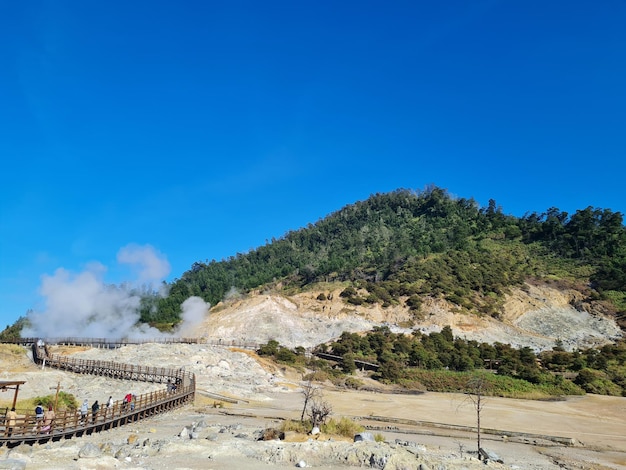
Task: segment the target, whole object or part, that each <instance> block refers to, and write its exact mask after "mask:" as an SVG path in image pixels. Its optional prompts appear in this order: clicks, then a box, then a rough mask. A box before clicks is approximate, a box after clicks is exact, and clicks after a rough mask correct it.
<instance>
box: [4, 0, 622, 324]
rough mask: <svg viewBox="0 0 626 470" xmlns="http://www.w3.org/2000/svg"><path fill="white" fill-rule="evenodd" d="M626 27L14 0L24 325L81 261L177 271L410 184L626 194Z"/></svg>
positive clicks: (11, 195)
mask: <svg viewBox="0 0 626 470" xmlns="http://www.w3.org/2000/svg"><path fill="white" fill-rule="evenodd" d="M625 24H626V2H624V1H621V0H612V1H611V0H607V1H601V2H590V1H575V0H574V1H567V2H565V1H553V2H545V1H541V2H540V1H523V2H522V1H480V2H475V1H458V2H455V1H450V2H419V1H411V2H369V1H359V2H327V1H317V2H298V1H285V2H275V1H267V2H256V1H255V2H252V1H251V2H246V1H232V2H211V1H186V2H171V1H159V0H151V1H132V2H121V1H107V2H84V1H78V0H76V1H70V0H65V1H63V0H54V1H53V0H49V1H44V0H41V1H34V0H33V1H29V0H25V1H20V2H2V5H1V6H0V61H1V66H2V69H1V70H2V73H0V156H1V158H2V169H1V170H0V328H3V327H4V326H5V325H6V324H10V323H12V322H13V321H15V320H16V319H17V318H18V317H19V316H20V315H23V314H25V312H26V310H27V309H31V308H32V309H35V310H36V311H39V312H44V313H45V312H46V309H48V308H50V303H51V302H50V298H49V297H48V296H49V295H50V294H49V289H51V288H53V286H54V285H55V284H54V283H53V282H50V281H51V280H58V279H59V277H57V275H58V273H60V272H62V273H63V275H64V276H65V278H69V279H74V280H77V279H78V278H79V277H80V276H81V273H84V272H85V271H86V270H87V271H89V270H91V271H94V266H96V268H95V271H97V272H98V273H99V276H100V278H99V279H100V281H101V282H106V283H121V282H131V283H136V282H144V281H145V279H146V276H144V275H143V274H142V273H144V274H145V272H146V271H145V270H146V267H147V266H148V267H149V266H152V267H153V268H156V269H155V270H154V274H155V278H158V277H160V278H161V279H165V280H167V281H171V280H173V279H175V278H177V277H180V276H181V275H182V273H183V272H184V271H185V270H187V269H188V268H189V267H190V266H191V264H192V263H193V262H195V261H205V260H211V259H217V260H220V259H222V258H226V257H228V256H231V255H235V254H236V253H238V252H247V251H248V250H249V249H252V248H255V247H257V246H259V245H262V244H264V243H265V242H266V240H271V239H272V237H275V238H278V237H280V236H282V235H283V234H285V233H286V232H287V231H289V230H295V229H298V228H300V227H303V226H306V225H307V224H308V223H314V222H316V221H317V220H319V219H321V218H323V217H325V216H326V215H328V214H329V213H331V212H333V211H335V210H338V209H340V208H341V207H343V206H344V205H346V204H351V203H354V202H356V201H358V200H363V199H366V198H367V197H368V196H369V195H371V194H373V193H377V192H388V191H392V190H394V189H397V188H410V189H423V188H424V187H425V186H427V185H429V184H434V185H436V186H439V187H442V188H446V189H447V190H448V191H449V192H450V193H451V194H453V195H456V196H459V197H466V198H470V197H473V198H474V199H476V200H477V201H478V203H479V204H481V205H487V204H488V201H489V199H491V198H493V199H495V200H496V202H497V203H498V204H499V205H500V206H501V207H502V209H503V211H504V212H505V213H509V214H514V215H518V216H522V215H523V214H524V213H526V212H533V211H536V212H543V211H545V210H546V209H548V208H549V207H558V208H559V209H561V210H565V211H568V212H570V213H573V212H575V211H576V210H577V209H584V208H585V207H588V206H593V207H600V208H608V209H611V210H613V211H619V212H622V213H625V212H626V196H625V195H624V174H625V170H626V164H625V163H624V162H625V161H626V86H625V84H626V28H625V27H624V25H625ZM129 247H130V248H129ZM133 249H135V252H134V253H135V255H136V254H137V253H139V255H137V256H134V257H133V256H125V255H128V253H129V250H131V251H132V250H133ZM146 250H148V252H149V253H148V255H146ZM141 253H143V254H144V255H146V256H144V257H143V258H142V257H141V255H140V254H141ZM151 263H152V264H151ZM60 268H62V270H61V271H59V269H60ZM61 277H63V276H61ZM148 277H150V276H148ZM157 281H158V280H157ZM78 284H79V283H76V285H78ZM51 286H52V287H51ZM68 315H70V316H71V313H68Z"/></svg>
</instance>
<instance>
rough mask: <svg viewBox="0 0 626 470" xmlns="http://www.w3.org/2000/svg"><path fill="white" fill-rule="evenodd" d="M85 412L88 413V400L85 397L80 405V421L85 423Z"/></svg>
mask: <svg viewBox="0 0 626 470" xmlns="http://www.w3.org/2000/svg"><path fill="white" fill-rule="evenodd" d="M87 413H89V401H87V399H85V401H83V404H82V405H81V407H80V422H81V424H85V422H86V421H87Z"/></svg>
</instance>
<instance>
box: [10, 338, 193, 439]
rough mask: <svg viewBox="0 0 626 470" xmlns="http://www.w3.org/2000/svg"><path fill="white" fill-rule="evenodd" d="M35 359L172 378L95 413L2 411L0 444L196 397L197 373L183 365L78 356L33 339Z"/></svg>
mask: <svg viewBox="0 0 626 470" xmlns="http://www.w3.org/2000/svg"><path fill="white" fill-rule="evenodd" d="M32 345H33V359H34V360H35V362H36V363H38V364H42V365H43V364H45V365H46V366H48V367H55V368H58V369H61V370H67V371H70V372H74V373H78V374H93V375H100V376H105V377H111V378H116V379H122V380H131V381H140V382H154V383H168V386H167V388H166V389H164V390H159V391H155V392H150V393H145V394H142V395H139V396H133V399H132V400H131V402H130V403H126V402H124V401H116V402H114V403H113V405H112V406H110V407H104V406H103V408H102V409H100V410H98V411H97V412H95V413H93V412H92V411H91V410H89V411H88V413H87V414H86V415H81V413H80V411H79V410H66V411H57V412H56V415H55V416H54V418H53V419H50V417H44V418H43V419H39V420H38V419H37V417H36V416H35V414H34V413H33V412H32V411H30V412H29V411H24V410H16V411H18V415H17V416H16V417H9V416H8V415H6V414H5V415H4V416H2V417H0V446H1V445H5V444H6V445H17V444H20V443H33V442H42V441H47V440H50V439H53V440H54V439H61V438H71V437H73V436H80V435H83V434H90V433H92V432H98V431H102V430H105V429H111V428H113V427H117V426H121V425H124V424H127V423H130V422H134V421H138V420H140V419H144V418H147V417H150V416H154V415H156V414H159V413H163V412H166V411H169V410H172V409H174V408H177V407H180V406H183V405H185V404H186V403H189V402H192V401H193V399H194V396H195V390H196V379H195V375H194V374H193V373H191V372H186V371H185V370H183V369H168V368H162V367H145V366H136V365H129V364H123V363H117V362H110V361H94V360H86V359H76V358H70V357H65V356H60V355H56V354H49V352H48V348H47V345H45V343H42V342H39V341H34V342H33V343H32Z"/></svg>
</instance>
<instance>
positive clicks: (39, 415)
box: [34, 402, 43, 432]
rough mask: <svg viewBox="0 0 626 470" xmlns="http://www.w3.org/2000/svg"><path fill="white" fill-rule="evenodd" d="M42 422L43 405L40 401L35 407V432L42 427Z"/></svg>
mask: <svg viewBox="0 0 626 470" xmlns="http://www.w3.org/2000/svg"><path fill="white" fill-rule="evenodd" d="M41 423H43V405H42V404H41V402H39V403H37V406H36V407H35V429H34V431H35V432H37V431H38V430H39V429H41Z"/></svg>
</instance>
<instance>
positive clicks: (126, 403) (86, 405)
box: [80, 393, 135, 424]
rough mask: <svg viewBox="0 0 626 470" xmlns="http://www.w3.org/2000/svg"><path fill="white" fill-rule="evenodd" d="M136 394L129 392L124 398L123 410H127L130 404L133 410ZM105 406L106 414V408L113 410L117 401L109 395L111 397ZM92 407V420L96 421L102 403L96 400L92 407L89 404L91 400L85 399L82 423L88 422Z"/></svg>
mask: <svg viewBox="0 0 626 470" xmlns="http://www.w3.org/2000/svg"><path fill="white" fill-rule="evenodd" d="M134 401H135V396H134V395H133V394H132V393H127V394H126V395H125V396H124V399H123V400H122V410H124V411H126V410H127V409H128V407H129V406H130V410H131V411H132V410H133V409H134V408H135V403H134ZM104 406H105V415H106V410H112V409H113V407H114V406H115V402H114V401H113V397H112V396H109V399H108V400H107V401H106V404H105V405H104ZM90 409H91V422H92V423H95V422H96V419H97V418H98V414H99V413H100V403H99V402H98V400H96V401H94V402H93V404H92V405H91V407H90V406H89V401H88V400H86V399H85V400H84V401H83V404H82V405H81V407H80V421H81V423H82V424H86V423H87V415H88V414H89V410H90Z"/></svg>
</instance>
